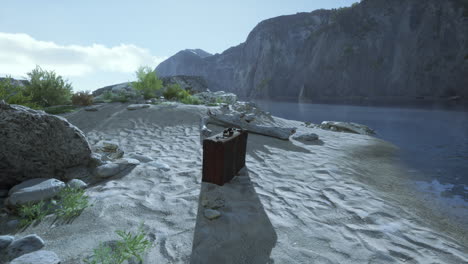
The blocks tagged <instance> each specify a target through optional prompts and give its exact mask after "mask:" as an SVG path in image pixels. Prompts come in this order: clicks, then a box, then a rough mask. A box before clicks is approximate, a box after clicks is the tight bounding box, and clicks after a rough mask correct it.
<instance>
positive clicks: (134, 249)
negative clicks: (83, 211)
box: [84, 224, 152, 264]
mask: <svg viewBox="0 0 468 264" xmlns="http://www.w3.org/2000/svg"><path fill="white" fill-rule="evenodd" d="M116 234H117V235H118V236H119V237H120V238H121V240H119V241H117V243H116V244H115V246H113V247H111V246H108V245H105V244H104V243H101V244H100V245H99V246H98V247H97V248H95V249H94V250H93V255H92V256H91V257H90V258H89V259H85V260H84V262H85V263H88V264H121V263H123V262H124V261H127V260H130V259H132V258H136V259H138V261H139V262H140V263H141V262H142V261H143V258H142V255H143V254H144V253H145V251H146V250H148V249H149V248H151V247H152V243H151V242H150V241H149V240H148V239H147V234H146V233H145V232H144V231H143V224H141V225H140V227H139V228H138V231H137V232H136V233H132V232H125V231H122V230H117V231H116Z"/></svg>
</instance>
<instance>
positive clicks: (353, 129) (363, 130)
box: [320, 121, 375, 135]
mask: <svg viewBox="0 0 468 264" xmlns="http://www.w3.org/2000/svg"><path fill="white" fill-rule="evenodd" d="M320 128H322V129H328V130H332V131H340V132H347V133H354V134H361V135H374V134H375V132H374V130H372V129H370V128H369V127H367V126H365V125H361V124H357V123H351V122H337V121H323V122H322V124H320Z"/></svg>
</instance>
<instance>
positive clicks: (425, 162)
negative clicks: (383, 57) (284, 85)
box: [255, 101, 468, 204]
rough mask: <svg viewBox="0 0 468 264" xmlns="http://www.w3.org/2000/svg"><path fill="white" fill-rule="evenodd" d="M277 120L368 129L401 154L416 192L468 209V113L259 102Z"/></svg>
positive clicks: (426, 109) (427, 109)
mask: <svg viewBox="0 0 468 264" xmlns="http://www.w3.org/2000/svg"><path fill="white" fill-rule="evenodd" d="M255 103H257V105H258V106H259V107H260V108H262V109H263V110H265V111H268V112H271V113H272V114H273V115H275V116H279V117H283V118H287V119H293V120H299V121H308V122H312V123H315V124H317V123H318V124H320V123H321V122H322V121H326V120H328V121H347V122H355V123H360V124H364V125H367V126H369V127H370V128H372V129H374V130H375V131H376V132H377V137H379V138H382V139H384V140H386V141H389V142H392V143H393V144H395V145H397V146H398V147H400V149H401V152H400V153H401V159H402V160H403V161H404V162H405V163H406V165H407V166H408V167H410V168H411V169H413V170H414V173H410V177H412V178H413V180H414V181H415V182H417V183H418V186H419V187H420V188H421V189H422V190H423V191H427V192H433V193H434V194H435V195H437V196H439V197H441V198H444V197H445V198H450V199H452V200H453V199H455V200H457V201H458V202H462V203H465V204H466V203H468V111H453V110H450V111H448V110H441V109H429V108H425V109H417V108H396V107H371V106H351V105H326V104H308V103H296V102H294V103H293V102H272V101H255Z"/></svg>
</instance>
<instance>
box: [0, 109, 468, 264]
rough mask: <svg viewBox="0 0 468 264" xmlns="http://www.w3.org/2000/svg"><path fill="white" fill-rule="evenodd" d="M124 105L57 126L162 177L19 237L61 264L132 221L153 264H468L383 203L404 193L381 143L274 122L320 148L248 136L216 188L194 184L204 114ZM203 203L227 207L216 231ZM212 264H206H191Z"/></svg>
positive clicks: (107, 193)
mask: <svg viewBox="0 0 468 264" xmlns="http://www.w3.org/2000/svg"><path fill="white" fill-rule="evenodd" d="M127 105H128V104H120V103H114V104H106V105H104V106H103V107H102V108H101V109H100V110H99V111H97V112H86V111H84V110H83V109H80V110H79V111H77V112H73V113H69V114H66V115H64V116H65V117H66V118H67V119H68V120H69V121H70V122H71V123H72V124H74V125H76V126H77V127H79V128H80V129H82V130H83V132H84V133H85V134H86V137H87V138H88V140H89V142H90V144H92V145H93V144H96V143H97V142H100V141H103V140H106V141H112V142H115V143H116V144H118V145H119V146H120V147H121V148H122V149H123V150H124V151H125V155H129V154H132V153H144V154H145V155H148V156H150V157H151V158H153V159H155V160H158V161H159V162H163V163H165V164H167V165H168V167H169V168H170V170H169V171H161V170H158V169H157V168H156V167H154V166H153V165H152V163H151V162H149V163H143V164H140V165H138V166H137V167H135V168H134V169H133V170H132V171H130V172H128V174H125V175H121V176H119V177H114V178H111V179H109V180H106V181H105V182H102V183H99V184H97V185H94V186H92V187H90V188H88V189H87V195H89V196H90V198H91V199H92V201H93V203H94V206H93V207H90V208H87V209H85V211H84V212H83V214H82V215H80V216H79V217H78V218H77V219H75V221H74V222H73V223H71V224H68V225H57V224H54V222H53V218H51V217H47V218H46V219H45V220H44V221H43V222H41V223H39V224H38V225H37V226H31V227H29V228H28V229H26V230H25V231H23V232H20V233H18V234H19V235H25V234H29V233H37V234H38V235H40V236H41V237H43V238H44V240H45V241H46V249H47V250H51V251H54V252H56V253H57V254H58V255H59V256H60V257H61V259H62V260H63V261H62V263H63V264H74V263H78V262H77V261H78V260H80V259H83V258H85V257H86V256H88V255H89V254H90V253H91V252H92V248H94V247H96V246H97V245H98V243H99V242H103V241H111V240H113V239H115V234H114V233H113V231H114V230H115V229H121V230H122V229H123V230H133V229H134V228H135V227H136V226H138V224H139V223H140V222H141V221H144V222H145V226H144V228H145V230H146V231H147V232H148V233H149V234H150V237H151V238H152V239H153V240H154V242H155V243H156V246H155V247H154V248H152V249H151V250H150V251H149V252H148V254H147V256H146V257H145V259H144V263H150V264H152V263H222V262H219V261H218V260H219V258H216V257H222V256H229V255H230V254H232V255H233V256H238V257H240V258H246V259H252V258H250V257H251V256H256V255H255V252H262V253H261V254H258V257H259V258H261V259H262V260H266V261H270V260H273V261H275V262H277V263H295V262H297V261H304V262H306V263H307V261H308V262H310V261H311V260H316V261H321V262H327V261H328V262H331V263H343V262H346V261H348V262H349V261H352V262H355V263H365V262H368V261H370V260H373V261H377V263H389V262H392V261H393V262H401V261H405V260H410V259H411V260H414V261H415V262H419V263H427V262H428V261H429V260H430V261H440V262H443V263H459V262H460V261H466V260H468V255H467V249H466V246H464V241H463V240H462V239H461V238H457V237H456V236H453V235H450V234H448V233H447V231H445V232H441V231H440V230H438V229H436V228H433V227H431V224H430V221H426V220H425V219H421V217H419V216H417V215H415V214H414V212H412V210H411V208H406V207H405V206H401V205H402V204H405V201H402V202H397V201H396V199H395V198H394V197H393V196H392V195H390V194H387V193H385V192H382V191H380V189H379V188H377V187H379V186H380V188H383V190H387V191H391V190H393V189H395V188H398V187H399V184H401V183H399V181H396V180H395V179H393V178H389V177H387V176H392V175H391V173H392V172H395V173H397V172H399V168H397V167H394V165H395V164H394V161H395V160H393V157H394V156H393V155H394V153H395V151H397V148H396V147H395V146H393V145H392V144H390V143H388V142H385V141H383V140H381V139H378V138H373V137H370V136H365V135H357V134H348V133H338V132H332V131H327V130H321V129H316V128H306V127H304V126H301V124H303V122H300V121H294V120H286V119H282V118H278V117H274V121H275V122H276V124H277V125H278V126H280V127H281V126H282V127H288V126H296V127H298V132H313V133H316V134H317V135H319V139H320V141H318V142H315V143H314V142H312V143H307V142H299V141H296V140H289V141H284V140H279V139H275V138H271V137H266V136H261V135H257V134H251V133H249V139H248V144H247V158H246V164H247V168H248V170H247V172H248V174H247V175H244V176H242V175H240V176H238V177H235V178H234V180H233V181H232V182H231V183H228V184H226V185H225V186H223V187H218V186H213V185H210V184H206V183H201V164H202V160H201V153H202V150H201V146H200V141H199V118H200V116H203V115H205V114H206V110H207V109H209V107H206V106H191V105H182V104H175V105H152V106H151V107H150V108H145V109H139V110H135V111H128V110H127V109H126V106H127ZM209 128H210V129H212V130H213V131H214V132H215V133H216V132H219V131H221V130H222V127H219V126H214V125H209ZM124 157H125V156H124ZM388 171H389V172H388ZM397 175H399V174H397ZM400 176H401V175H400ZM396 179H397V180H398V179H400V178H396ZM211 194H214V196H213V197H215V198H220V199H224V201H225V204H224V206H223V207H221V208H219V209H217V210H218V211H219V212H220V213H221V217H220V218H218V219H215V220H207V219H206V218H204V217H203V215H202V214H201V212H202V211H203V207H202V206H203V205H202V203H200V201H202V199H203V198H204V197H205V196H206V197H208V198H209V197H211V196H210V195H211ZM397 198H398V197H397ZM428 217H430V215H429V216H428ZM0 222H1V219H0ZM0 225H3V224H2V223H0ZM458 235H463V234H460V233H458ZM433 239H437V241H440V242H437V243H434V240H433ZM214 245H215V246H216V250H215V251H213V250H212V249H213V247H212V246H214ZM399 245H401V246H399ZM427 252H429V253H430V255H428V254H426V253H427ZM210 254H213V255H210ZM252 254H253V255H252ZM210 256H211V257H213V260H212V262H209V261H208V262H206V261H205V262H202V261H198V262H197V260H201V259H205V260H206V259H208V258H209V257H210ZM225 263H235V261H234V260H226V262H225Z"/></svg>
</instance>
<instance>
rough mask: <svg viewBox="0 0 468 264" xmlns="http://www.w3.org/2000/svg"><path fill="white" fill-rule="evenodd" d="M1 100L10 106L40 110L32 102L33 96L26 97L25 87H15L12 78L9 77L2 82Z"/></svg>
mask: <svg viewBox="0 0 468 264" xmlns="http://www.w3.org/2000/svg"><path fill="white" fill-rule="evenodd" d="M0 100H5V102H7V103H9V104H18V105H25V106H28V107H31V108H38V106H37V105H36V104H34V103H32V102H31V96H27V95H26V93H25V87H23V86H20V85H15V84H14V83H13V79H12V78H11V77H10V76H7V77H6V78H5V79H4V80H2V81H0Z"/></svg>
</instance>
